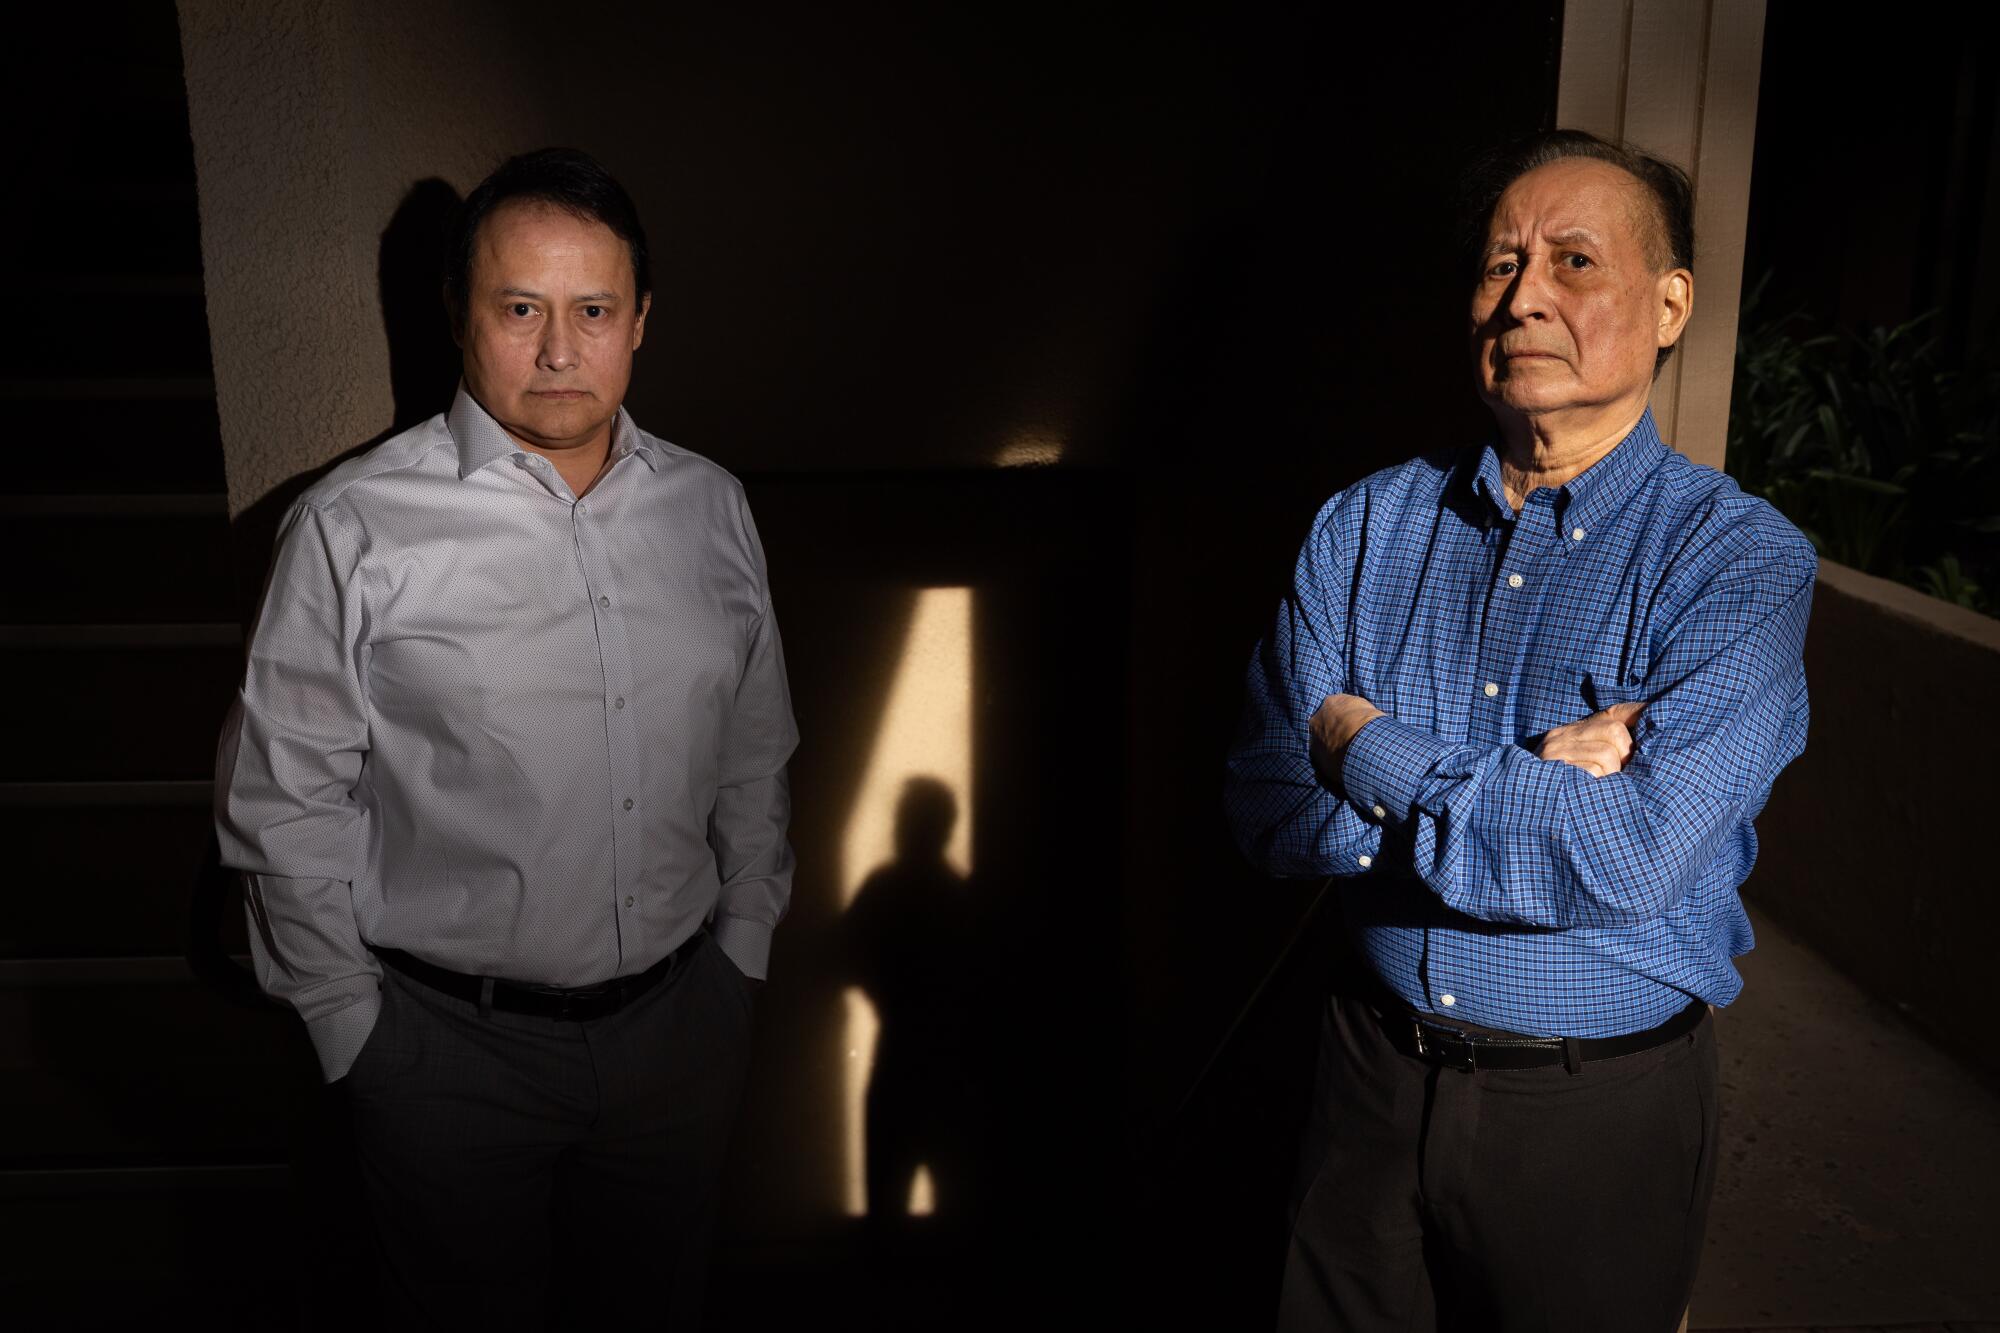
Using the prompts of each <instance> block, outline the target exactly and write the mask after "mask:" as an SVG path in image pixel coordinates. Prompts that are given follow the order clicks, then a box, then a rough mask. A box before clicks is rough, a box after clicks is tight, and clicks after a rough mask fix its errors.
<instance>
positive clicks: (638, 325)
mask: <svg viewBox="0 0 2000 1333" xmlns="http://www.w3.org/2000/svg"><path fill="white" fill-rule="evenodd" d="M652 308H653V294H652V293H651V292H647V293H646V294H645V295H644V296H642V297H640V298H639V317H638V318H637V319H635V320H633V321H632V350H633V351H635V352H636V351H638V350H639V344H640V343H642V342H644V341H645V340H646V312H647V311H649V310H651V309H652Z"/></svg>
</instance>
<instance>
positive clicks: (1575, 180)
mask: <svg viewBox="0 0 2000 1333" xmlns="http://www.w3.org/2000/svg"><path fill="white" fill-rule="evenodd" d="M1654 225H1655V224H1654V221H1653V217H1652V207H1651V201H1650V200H1649V199H1648V197H1647V195H1646V187H1645V186H1644V185H1643V184H1642V183H1641V182H1640V181H1639V179H1638V178H1637V177H1635V176H1633V175H1632V174H1631V173H1630V172H1627V171H1625V170H1623V169H1622V168H1620V167H1617V166H1614V165H1612V164H1611V163H1609V162H1598V161H1595V160H1593V159H1590V158H1564V159H1563V160H1561V161H1558V162H1551V163H1549V164H1547V165H1546V166H1540V167H1536V168H1535V169H1534V170H1533V171H1528V172H1524V173H1522V174H1521V175H1520V176H1518V177H1516V178H1515V180H1514V181H1513V183H1512V184H1510V185H1508V187H1507V188H1506V190H1505V191H1503V192H1502V193H1501V195H1500V199H1499V201H1498V202H1497V203H1495V204H1494V206H1493V216H1492V217H1490V218H1489V219H1487V226H1486V235H1487V239H1488V241H1489V243H1490V246H1491V247H1493V248H1498V247H1500V246H1502V245H1505V244H1519V243H1520V242H1522V241H1525V240H1540V241H1547V242H1550V243H1552V244H1560V243H1562V242H1564V241H1576V240H1582V241H1590V242H1594V243H1596V244H1598V245H1609V244H1616V243H1617V242H1618V241H1620V240H1630V241H1634V242H1639V243H1643V242H1644V241H1645V239H1646V235H1647V232H1648V230H1649V229H1650V228H1652V227H1653V226H1654Z"/></svg>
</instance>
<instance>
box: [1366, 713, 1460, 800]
mask: <svg viewBox="0 0 2000 1333" xmlns="http://www.w3.org/2000/svg"><path fill="white" fill-rule="evenodd" d="M1458 748H1459V747H1457V746H1455V745H1451V744H1447V743H1446V742H1444V741H1441V740H1439V739H1438V738H1437V737H1435V736H1433V735H1431V734H1430V733H1429V732H1428V731H1425V730H1423V729H1422V728H1420V727H1412V726H1408V725H1406V724H1404V723H1401V722H1398V721H1396V719H1394V718H1392V717H1378V718H1376V719H1374V720H1373V721H1371V722H1369V723H1368V724H1367V725H1366V726H1364V727H1362V728H1361V730H1360V731H1358V732H1356V733H1355V734H1354V739H1353V740H1351V741H1349V742H1348V743H1347V755H1346V757H1345V758H1344V759H1342V760H1341V764H1340V785H1341V787H1342V789H1343V790H1345V791H1346V793H1347V799H1348V800H1349V801H1351V802H1352V803H1353V804H1354V807H1355V809H1357V810H1359V811H1360V812H1361V813H1362V814H1363V815H1365V816H1367V817H1368V818H1370V819H1373V820H1376V821H1385V820H1386V821H1387V822H1389V823H1392V824H1393V823H1401V822H1402V821H1404V820H1406V819H1408V818H1410V816H1411V812H1412V811H1413V809H1414V808H1415V806H1416V804H1417V793H1419V792H1420V791H1422V790H1423V786H1424V781H1425V779H1427V778H1428V777H1429V776H1430V775H1431V773H1432V772H1433V771H1434V770H1436V768H1437V767H1438V766H1439V765H1440V764H1442V763H1443V762H1444V761H1445V760H1446V759H1447V758H1448V757H1450V755H1451V754H1452V753H1453V752H1454V751H1455V750H1457V749H1458Z"/></svg>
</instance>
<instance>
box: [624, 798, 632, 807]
mask: <svg viewBox="0 0 2000 1333" xmlns="http://www.w3.org/2000/svg"><path fill="white" fill-rule="evenodd" d="M625 808H626V809H627V810H630V809H631V808H632V798H631V797H630V796H627V797H626V798H625Z"/></svg>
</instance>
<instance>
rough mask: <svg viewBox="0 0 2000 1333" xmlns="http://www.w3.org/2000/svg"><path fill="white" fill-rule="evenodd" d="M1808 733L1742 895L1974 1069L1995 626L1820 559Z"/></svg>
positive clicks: (1986, 872) (1991, 907) (1982, 975)
mask: <svg viewBox="0 0 2000 1333" xmlns="http://www.w3.org/2000/svg"><path fill="white" fill-rule="evenodd" d="M1806 679H1807V683H1808V686H1809V688H1810V689H1811V691H1812V728H1811V735H1810V738H1809V740H1808V741H1807V745H1806V752H1805V754H1804V755H1803V756H1801V757H1800V758H1799V759H1798V760H1797V761H1796V762H1795V763H1793V765H1792V766H1791V767H1790V768H1789V769H1787V770H1786V771H1785V773H1784V774H1783V775H1782V776H1781V777H1780V778H1779V779H1778V785H1777V788H1776V790H1775V791H1774V792H1773V793H1772V796H1771V802H1770V805H1769V806H1767V807H1766V809H1765V811H1764V814H1763V817H1762V818H1760V819H1759V820H1758V821H1757V830H1758V832H1759V834H1760V835H1761V836H1762V839H1763V851H1762V855H1761V857H1760V859H1759V861H1758V865H1757V870H1756V873H1755V874H1754V875H1752V876H1751V879H1750V882H1749V884H1748V885H1746V886H1745V892H1746V893H1747V894H1748V895H1750V896H1752V897H1754V898H1755V899H1756V901H1757V902H1758V903H1759V904H1760V905H1762V906H1763V907H1765V908H1767V909H1768V910H1769V911H1770V912H1771V914H1772V915H1773V916H1775V917H1777V918H1778V919H1779V920H1780V921H1782V922H1783V923H1784V924H1785V925H1787V926H1789V927H1791V928H1792V929H1794V930H1796V931H1798V932H1799V933H1800V934H1801V935H1802V936H1803V937H1804V938H1805V939H1806V940H1807V941H1808V942H1810V943H1811V944H1812V945H1813V947H1814V948H1816V949H1817V950H1819V951H1820V952H1821V953H1823V954H1824V955H1826V957H1827V958H1828V959H1830V960H1831V961H1833V962H1834V963H1835V964H1836V965H1838V966H1839V967H1840V968H1841V969H1842V970H1843V971H1845V972H1847V973H1848V974H1849V975H1851V976H1853V977H1854V978H1855V979H1856V980H1857V981H1859V982H1860V983H1861V984H1862V985H1863V986H1864V987H1866V988H1867V989H1868V990H1869V991H1871V992H1872V993H1874V994H1875V995H1877V996H1879V997H1881V998H1882V999H1885V1000H1887V1001H1889V1002H1890V1003H1892V1004H1895V1005H1896V1006H1897V1007H1899V1008H1900V1009H1902V1010H1903V1011H1904V1012H1905V1013H1906V1014H1908V1015H1909V1016H1910V1017H1912V1018H1913V1019H1915V1020H1916V1021H1917V1022H1918V1023H1919V1024H1920V1025H1921V1026H1923V1027H1925V1028H1926V1029H1927V1030H1929V1031H1930V1032H1931V1033H1932V1034H1933V1035H1934V1036H1937V1037H1939V1038H1941V1039H1943V1040H1944V1041H1945V1042H1946V1044H1947V1045H1948V1046H1949V1048H1950V1049H1951V1050H1952V1051H1954V1052H1955V1053H1956V1054H1958V1055H1959V1056H1960V1057H1961V1058H1963V1059H1965V1060H1967V1061H1968V1062H1969V1063H1972V1064H1974V1065H1977V1066H1979V1067H1981V1068H1983V1069H1985V1070H1986V1071H1987V1072H1988V1073H2000V1046H1996V1045H1994V1043H1992V1042H1990V1041H1987V1040H1985V1039H1984V1031H1983V1029H1984V1019H1983V1015H1984V1013H1985V1009H1986V994H1985V992H1986V988H1987V986H1988V985H1989V984H1990V978H1991V976H1992V973H1993V963H1992V954H1991V941H1992V939H1993V935H1994V932H1995V931H1996V930H2000V905H1996V900H1995V897H1994V893H1993V883H1994V879H1995V875H1994V870H1993V852H1992V831H1993V828H1994V825H1995V822H1996V818H1995V810H1994V805H1995V797H1996V788H1995V785H1994V782H1993V779H1992V775H1991V768H1992V761H1991V758H1990V756H1992V755H1993V754H1994V753H1995V752H1996V751H2000V719H1996V715H1995V713H1994V711H1993V709H1992V708H1991V707H1989V706H1988V702H1987V701H1989V700H1991V699H1993V698H1994V697H1995V696H1996V694H2000V620H1993V619H1991V618H1989V617H1986V616H1982V615H1979V614H1977V613H1976V612H1972V611H1968V610H1965V609H1964V608H1962V607H1957V606H1952V605H1950V604H1949V603H1946V602H1941V601H1939V600H1937V599H1936V598H1934V597H1927V596H1925V595H1924V594H1923V593H1920V592H1917V591H1915V590H1914V589H1911V588H1906V587H1904V586H1903V585H1902V584H1899V583H1891V582H1889V581H1888V580H1886V579H1878V578H1874V577H1872V576H1870V575H1867V574H1861V573H1857V572H1856V571H1854V570H1851V569H1848V568H1846V567H1845V566H1842V565H1836V564H1833V563H1831V562H1822V563H1821V565H1820V582H1819V588H1818V591H1817V592H1816V593H1815V594H1814V600H1813V612H1812V623H1811V626H1810V627H1809V628H1808V630H1807V632H1806Z"/></svg>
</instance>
